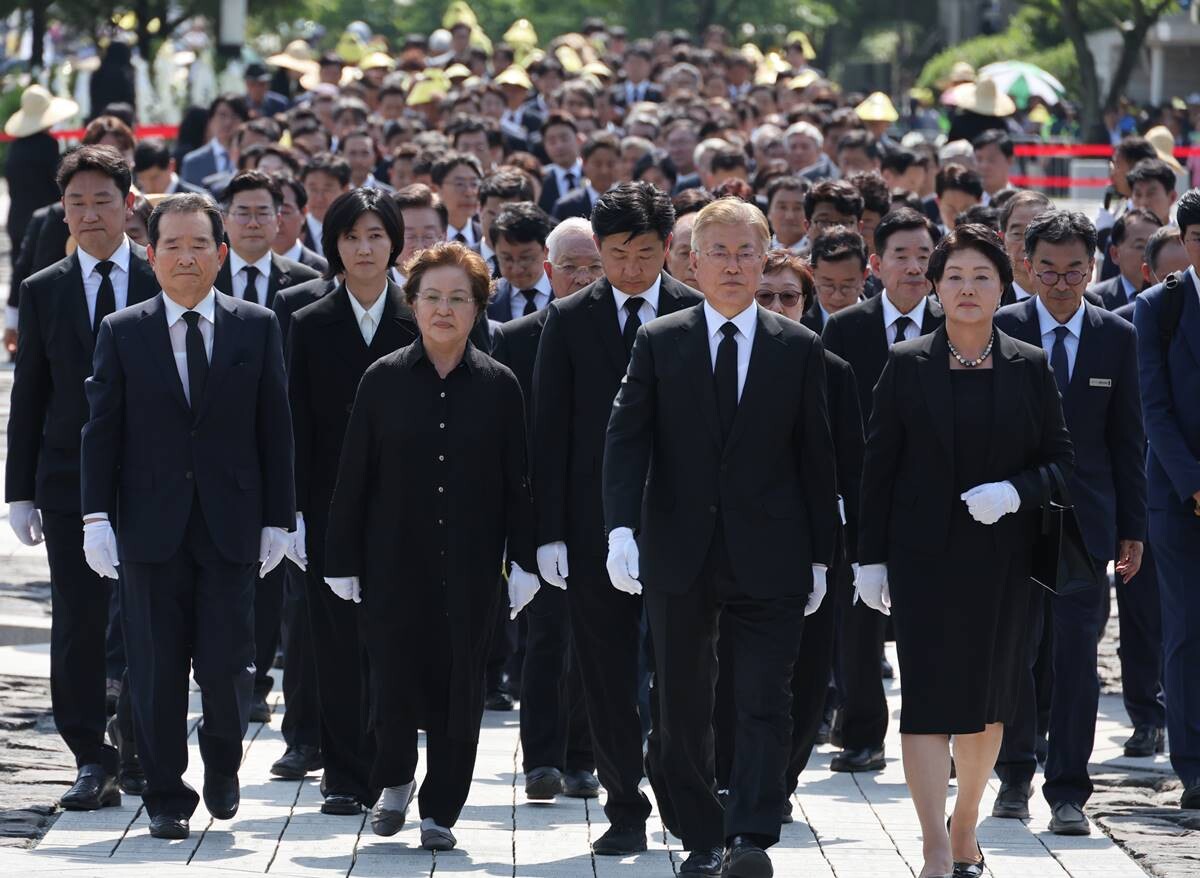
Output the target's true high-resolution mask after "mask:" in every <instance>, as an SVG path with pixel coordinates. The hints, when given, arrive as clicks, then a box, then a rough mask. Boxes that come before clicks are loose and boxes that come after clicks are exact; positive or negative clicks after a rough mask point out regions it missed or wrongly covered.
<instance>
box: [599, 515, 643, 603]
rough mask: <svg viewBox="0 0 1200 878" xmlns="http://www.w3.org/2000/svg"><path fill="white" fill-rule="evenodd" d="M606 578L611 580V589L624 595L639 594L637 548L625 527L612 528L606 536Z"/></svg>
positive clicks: (635, 541) (640, 588)
mask: <svg viewBox="0 0 1200 878" xmlns="http://www.w3.org/2000/svg"><path fill="white" fill-rule="evenodd" d="M604 566H605V567H607V568H608V578H609V579H610V580H612V584H613V588H615V589H616V590H617V591H623V592H625V594H633V595H637V594H641V593H642V584H641V583H640V582H638V547H637V540H635V539H634V538H633V531H632V530H630V529H629V528H627V527H617V528H613V530H612V532H611V533H609V535H608V561H607V562H605V565H604Z"/></svg>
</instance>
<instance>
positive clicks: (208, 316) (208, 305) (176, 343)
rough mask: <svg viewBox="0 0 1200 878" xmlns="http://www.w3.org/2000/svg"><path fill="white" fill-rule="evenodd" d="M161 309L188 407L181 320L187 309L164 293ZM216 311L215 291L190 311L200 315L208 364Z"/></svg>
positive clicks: (184, 331)
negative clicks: (163, 312) (165, 320)
mask: <svg viewBox="0 0 1200 878" xmlns="http://www.w3.org/2000/svg"><path fill="white" fill-rule="evenodd" d="M163 309H164V310H165V311H166V315H167V334H168V335H170V336H171V352H172V353H173V354H175V368H176V369H177V370H178V371H179V381H180V382H181V383H182V384H183V396H184V398H185V399H186V400H187V401H188V405H191V403H192V390H191V387H190V386H189V385H188V367H187V323H185V322H184V319H183V315H184V314H185V313H186V312H187V311H188V309H187V308H184V307H183V306H182V305H180V304H179V303H178V302H176V301H175V300H174V299H172V298H171V297H170V296H168V295H167V294H166V293H163ZM216 309H217V291H216V290H215V289H212V290H209V291H208V295H207V296H205V297H204V298H203V299H201V300H200V302H199V303H198V304H197V305H196V307H195V308H192V309H191V310H192V311H197V312H199V314H200V320H199V322H198V323H197V326H199V327H200V335H201V336H202V337H203V338H204V354H205V356H207V357H208V361H209V362H210V363H211V362H212V350H213V331H214V330H215V329H216V322H215V321H216Z"/></svg>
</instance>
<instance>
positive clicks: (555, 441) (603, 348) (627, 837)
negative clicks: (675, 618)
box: [531, 183, 701, 855]
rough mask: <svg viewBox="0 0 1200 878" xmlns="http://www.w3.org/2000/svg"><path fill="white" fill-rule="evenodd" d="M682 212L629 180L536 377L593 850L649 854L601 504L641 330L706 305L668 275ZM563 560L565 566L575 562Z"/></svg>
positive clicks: (631, 690)
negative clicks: (596, 271)
mask: <svg viewBox="0 0 1200 878" xmlns="http://www.w3.org/2000/svg"><path fill="white" fill-rule="evenodd" d="M674 220H675V211H674V208H672V207H671V202H670V198H669V197H668V196H667V195H665V194H663V193H662V192H660V191H659V190H657V189H656V188H655V187H654V186H652V185H651V184H649V183H627V184H623V185H621V186H618V187H617V188H615V189H611V190H609V191H608V192H606V193H604V195H602V196H601V197H600V201H599V202H597V204H596V208H595V210H593V212H592V230H593V233H594V234H595V236H596V238H597V240H598V246H599V249H600V261H601V264H602V265H603V266H604V277H603V278H601V279H600V280H597V281H596V282H595V283H593V284H591V285H589V286H587V287H585V288H584V289H582V290H580V291H579V293H577V294H576V295H574V296H571V297H570V298H568V299H564V300H563V301H561V302H553V303H551V305H550V307H549V309H548V310H549V312H550V313H549V315H548V316H547V318H546V326H545V328H544V329H543V330H542V338H541V342H540V344H539V347H538V354H537V362H536V364H535V366H534V372H533V447H534V448H535V449H537V452H536V453H535V454H533V455H532V456H531V466H532V473H533V494H534V503H535V506H536V508H537V518H538V543H539V546H540V547H539V549H538V570H539V572H540V573H541V575H542V578H543V579H545V580H546V581H547V582H550V583H552V584H560V583H564V582H566V581H567V580H569V586H568V588H567V604H568V607H569V610H570V614H571V628H572V631H573V633H574V637H575V642H574V647H575V657H576V659H577V660H578V662H579V669H580V673H581V675H582V677H583V685H584V693H585V695H586V698H587V709H588V717H589V720H590V722H591V726H592V746H593V748H594V751H595V756H596V767H597V770H598V773H599V775H600V782H601V783H602V784H603V785H604V788H605V789H606V790H607V791H608V799H607V802H606V803H605V807H604V812H605V815H606V816H607V817H608V820H609V823H610V824H611V825H610V827H609V829H608V830H607V831H606V832H605V833H604V835H602V836H601V837H600V838H599V839H597V840H596V841H595V842H594V843H593V846H592V847H593V850H594V851H595V852H596V853H598V854H608V855H624V854H629V853H633V852H636V851H641V850H645V849H646V828H645V824H646V818H647V817H648V816H649V814H650V803H649V802H648V801H647V799H646V797H645V796H644V795H642V793H641V792H640V791H639V790H638V784H639V783H640V781H641V779H642V728H641V723H640V721H639V719H638V706H637V705H638V648H639V642H640V625H641V614H642V607H641V601H640V600H639V599H638V598H636V597H633V596H630V595H625V594H621V593H619V592H617V591H614V589H613V588H612V583H611V581H610V580H609V577H608V571H607V570H606V568H605V557H606V555H607V547H606V545H605V540H604V515H603V509H602V506H601V483H600V465H601V460H602V456H603V451H604V430H605V426H606V425H607V423H608V416H609V412H610V410H611V408H612V401H613V398H614V397H615V396H616V394H617V389H618V387H619V385H620V382H621V378H622V377H623V376H624V375H625V368H626V366H627V364H628V361H629V352H630V350H631V349H632V346H633V338H634V335H635V334H636V332H637V328H638V327H639V326H641V325H642V324H643V323H646V322H649V321H650V320H652V319H654V318H655V317H659V316H662V315H664V314H671V313H674V312H676V311H681V310H683V309H685V308H690V307H692V306H693V305H697V304H699V302H700V300H701V298H700V294H699V293H697V292H696V291H695V290H693V289H692V288H690V287H688V286H685V285H684V284H681V283H679V282H678V281H676V280H675V279H673V278H672V277H670V276H669V275H666V274H664V273H663V272H662V270H661V268H662V265H663V260H664V258H665V256H666V251H667V248H668V247H669V245H670V239H671V226H672V225H673V224H674ZM568 552H569V557H570V561H569V564H568Z"/></svg>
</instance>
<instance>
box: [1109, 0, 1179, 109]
mask: <svg viewBox="0 0 1200 878" xmlns="http://www.w3.org/2000/svg"><path fill="white" fill-rule="evenodd" d="M1170 5H1171V4H1170V0H1158V2H1156V3H1155V4H1154V5H1152V6H1151V7H1150V8H1149V9H1147V8H1146V7H1145V6H1144V5H1143V2H1142V0H1135V2H1134V3H1133V27H1132V28H1130V29H1129V30H1127V31H1126V32H1125V33H1124V34H1122V35H1121V60H1120V61H1118V62H1117V69H1116V71H1115V72H1114V73H1113V78H1112V82H1110V83H1109V85H1108V97H1107V98H1105V101H1104V109H1106V110H1114V109H1116V108H1117V106H1118V105H1119V104H1120V102H1121V96H1122V95H1123V94H1125V87H1126V86H1127V85H1129V80H1130V77H1132V76H1133V71H1134V68H1135V67H1137V62H1138V56H1139V55H1141V54H1142V47H1143V46H1144V45H1145V44H1146V34H1148V33H1150V28H1152V27H1154V25H1155V24H1156V23H1157V22H1158V20H1159V19H1160V18H1162V16H1163V13H1164V12H1166V11H1167V8H1168V7H1169V6H1170Z"/></svg>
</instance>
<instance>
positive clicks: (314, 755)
mask: <svg viewBox="0 0 1200 878" xmlns="http://www.w3.org/2000/svg"><path fill="white" fill-rule="evenodd" d="M324 765H325V761H324V760H323V759H322V758H321V748H320V747H313V746H310V745H308V744H300V745H298V746H296V747H288V748H287V752H286V753H284V754H283V755H282V756H280V757H279V758H278V759H276V760H275V764H274V765H272V766H271V774H273V775H275V776H276V777H282V778H284V779H285V780H300V779H302V778H303V777H305V776H306V775H307V774H308V773H309V772H312V771H320V770H321V769H322V768H323V767H324Z"/></svg>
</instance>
